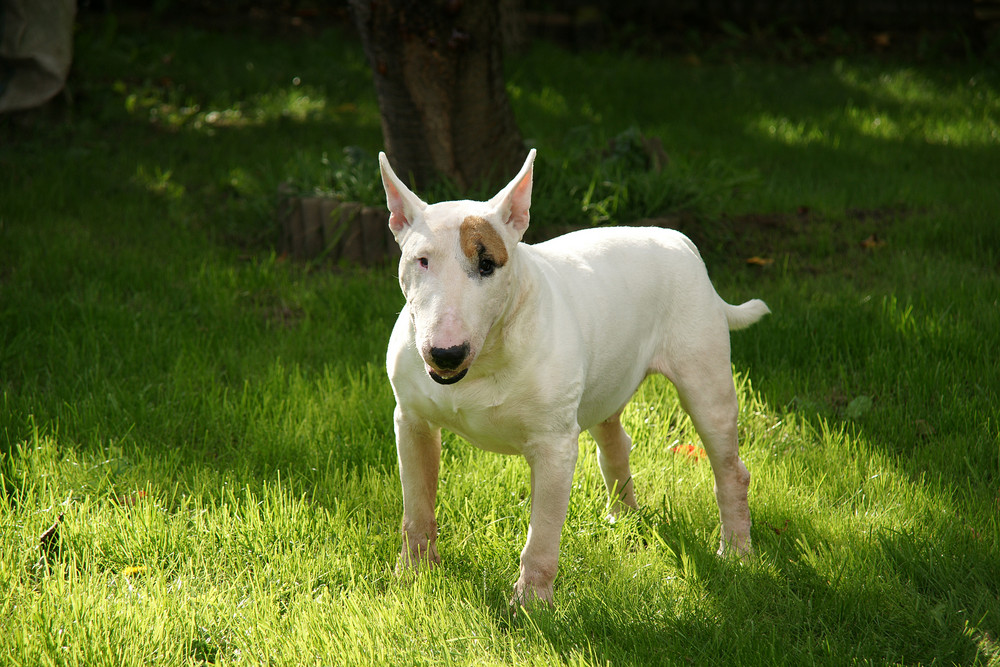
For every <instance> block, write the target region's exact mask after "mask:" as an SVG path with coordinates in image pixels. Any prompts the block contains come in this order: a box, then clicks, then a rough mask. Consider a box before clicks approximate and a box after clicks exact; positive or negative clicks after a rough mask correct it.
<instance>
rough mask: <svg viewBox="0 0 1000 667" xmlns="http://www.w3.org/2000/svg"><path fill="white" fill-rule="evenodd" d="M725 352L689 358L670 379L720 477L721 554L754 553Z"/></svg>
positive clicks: (736, 407)
mask: <svg viewBox="0 0 1000 667" xmlns="http://www.w3.org/2000/svg"><path fill="white" fill-rule="evenodd" d="M726 343H727V344H726V345H725V349H721V348H720V349H713V350H706V349H704V348H702V349H701V350H700V351H699V353H698V354H694V355H691V356H688V357H686V361H684V362H682V363H681V364H678V365H675V367H674V368H673V369H672V372H671V373H670V374H669V377H670V379H671V380H672V381H673V383H674V385H675V386H676V387H677V391H678V394H679V395H680V398H681V405H682V406H683V407H684V410H685V411H687V413H688V414H689V415H690V416H691V421H692V422H694V427H695V429H696V430H697V431H698V435H699V436H701V441H702V444H703V445H704V446H705V451H707V452H708V459H709V461H710V462H711V464H712V472H713V474H714V475H715V499H716V501H717V502H718V504H719V518H720V520H721V522H722V539H721V541H720V545H719V554H720V555H721V554H723V553H729V552H732V553H735V554H736V555H738V556H743V555H745V554H747V553H749V552H750V551H751V550H752V548H751V545H750V507H749V504H748V502H747V491H748V489H749V486H750V473H749V472H748V471H747V469H746V466H745V465H743V461H741V460H740V457H739V440H738V435H737V424H736V419H737V416H738V414H739V405H738V403H737V399H736V388H735V386H734V385H733V375H732V367H731V365H730V361H729V346H728V337H727V341H726Z"/></svg>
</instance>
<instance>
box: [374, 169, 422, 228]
mask: <svg viewBox="0 0 1000 667" xmlns="http://www.w3.org/2000/svg"><path fill="white" fill-rule="evenodd" d="M378 164H379V169H380V171H381V172H382V186H383V187H384V188H385V202H386V204H387V206H388V207H389V229H391V230H392V234H393V236H395V237H396V241H400V239H401V237H400V234H401V233H402V232H403V230H404V229H406V228H407V227H409V226H410V225H411V224H412V223H413V221H414V219H415V218H416V216H417V214H419V213H420V212H421V211H423V210H424V209H425V208H427V204H426V203H425V202H424V201H423V200H421V199H420V197H418V196H417V195H415V194H413V193H412V192H410V190H409V188H407V187H406V186H405V185H403V182H402V181H401V180H399V177H398V176H396V173H395V172H394V171H393V170H392V167H391V166H390V165H389V158H387V157H386V156H385V153H379V154H378Z"/></svg>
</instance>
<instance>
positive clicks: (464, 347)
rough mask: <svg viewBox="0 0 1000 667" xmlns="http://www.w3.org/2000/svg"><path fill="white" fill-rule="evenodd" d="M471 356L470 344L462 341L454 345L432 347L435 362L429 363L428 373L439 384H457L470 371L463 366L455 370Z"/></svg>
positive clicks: (431, 353) (432, 358)
mask: <svg viewBox="0 0 1000 667" xmlns="http://www.w3.org/2000/svg"><path fill="white" fill-rule="evenodd" d="M468 356H469V344H468V343H462V344H461V345H454V346H452V347H432V348H431V349H430V358H431V361H432V362H434V363H433V366H432V365H431V364H428V365H427V374H428V375H430V376H431V379H432V380H434V381H435V382H437V383H438V384H455V383H456V382H458V381H459V380H461V379H462V378H464V377H465V374H466V373H467V372H469V369H468V368H463V369H462V370H460V371H458V372H454V371H455V369H457V368H458V367H459V366H461V365H462V363H464V362H465V360H466V358H468Z"/></svg>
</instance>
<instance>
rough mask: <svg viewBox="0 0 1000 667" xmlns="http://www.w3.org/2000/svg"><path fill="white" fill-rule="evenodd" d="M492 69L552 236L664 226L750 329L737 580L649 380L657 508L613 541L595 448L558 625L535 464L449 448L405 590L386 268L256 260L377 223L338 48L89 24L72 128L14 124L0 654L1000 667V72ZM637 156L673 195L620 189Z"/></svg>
mask: <svg viewBox="0 0 1000 667" xmlns="http://www.w3.org/2000/svg"><path fill="white" fill-rule="evenodd" d="M507 74H508V88H509V92H510V95H511V99H512V102H513V105H514V109H515V113H516V116H517V118H518V121H519V124H520V126H521V129H522V132H523V134H524V136H525V137H526V139H527V141H528V143H529V145H532V146H535V147H537V148H538V149H539V161H538V163H537V164H536V172H535V179H536V194H535V206H534V209H533V211H534V215H533V216H532V225H534V232H535V233H538V234H539V235H540V236H541V235H544V234H545V229H546V227H547V226H548V227H551V228H552V229H558V228H560V227H561V226H563V225H581V224H582V225H586V224H595V223H604V222H612V223H614V222H632V221H633V220H634V219H636V218H654V219H657V220H658V221H660V222H666V223H669V224H674V225H676V226H677V227H679V228H680V229H682V230H683V231H685V232H686V233H688V234H690V235H691V236H692V237H693V238H694V239H696V241H697V242H698V243H699V245H700V247H701V248H702V251H703V254H704V256H705V258H706V262H707V264H708V266H709V271H710V273H711V275H712V276H713V280H714V281H715V284H716V286H717V288H718V290H719V292H720V293H721V294H722V295H723V296H724V297H725V298H726V299H727V300H729V301H731V302H739V301H742V300H745V299H747V298H750V297H760V298H763V299H764V300H765V301H767V302H768V304H769V305H770V307H771V309H772V311H773V315H772V316H770V317H768V318H766V319H765V320H764V321H762V322H761V323H760V324H758V325H756V326H755V327H753V328H752V329H749V330H747V331H745V332H739V333H736V334H734V335H733V348H734V353H733V364H734V370H735V374H736V382H737V387H738V391H739V396H740V401H741V413H740V429H741V430H740V432H741V439H742V452H741V453H742V456H743V458H744V460H745V461H746V463H747V466H748V468H749V469H750V472H751V474H752V476H753V480H752V483H751V496H750V507H751V511H752V513H753V520H754V527H753V538H754V542H755V545H756V550H757V553H756V555H755V557H754V558H753V559H751V560H750V561H749V562H747V563H742V564H741V563H735V562H731V561H727V560H721V559H718V558H717V557H716V556H715V555H714V548H713V545H715V544H717V543H718V515H717V510H716V508H715V505H714V499H713V497H712V492H711V488H712V482H711V472H710V469H709V467H708V464H707V461H705V460H703V459H701V458H699V457H698V455H697V454H698V449H697V448H698V446H699V442H698V438H697V435H696V434H695V433H694V431H693V429H692V427H691V424H690V422H689V421H688V419H687V418H686V417H685V415H684V413H683V412H682V411H681V409H680V406H679V403H678V399H677V396H676V394H675V392H674V391H673V389H672V387H670V386H669V384H667V383H666V382H660V381H650V382H648V383H647V384H646V385H644V387H643V388H642V389H641V390H640V392H639V393H638V394H637V396H636V398H635V400H634V401H633V403H632V404H631V405H630V406H629V408H628V409H627V411H626V414H625V417H624V421H625V423H626V427H627V429H628V430H629V431H630V432H631V433H632V436H633V440H634V442H635V449H634V452H633V461H634V463H633V471H634V473H635V484H636V488H637V494H638V497H639V501H640V503H641V504H643V506H644V508H643V510H642V511H641V512H639V513H637V514H635V515H632V516H629V517H627V518H625V519H624V520H621V521H619V522H618V523H616V524H614V525H610V524H608V523H607V522H606V521H604V519H603V516H604V509H605V496H604V490H603V482H602V481H601V478H600V474H599V472H598V470H597V462H596V454H595V452H594V445H593V442H592V441H591V440H590V439H589V437H588V436H584V437H583V438H582V439H581V457H580V462H579V464H578V470H577V474H576V478H575V488H574V493H573V496H572V500H571V504H570V509H569V518H568V520H567V523H566V527H565V529H564V532H563V541H562V557H561V563H560V564H561V569H560V574H559V577H558V579H557V581H556V599H557V603H558V606H557V608H556V609H555V610H552V611H549V610H534V611H531V612H527V613H526V612H521V613H517V614H513V613H511V610H510V609H509V608H508V605H507V600H508V598H509V594H510V588H511V585H512V584H513V582H514V580H515V579H516V578H517V567H518V562H517V557H518V553H519V550H520V548H521V546H522V545H523V542H524V539H525V535H526V530H527V521H528V511H529V498H528V487H529V480H528V470H527V466H526V464H525V463H524V462H523V461H521V460H518V459H514V458H507V457H501V456H497V455H493V454H488V453H484V452H480V451H478V450H476V449H475V448H473V447H471V446H470V445H468V444H467V443H465V442H463V441H461V440H460V439H458V438H455V437H448V438H447V440H446V443H445V447H444V450H445V451H444V458H443V464H442V482H441V491H440V493H439V507H438V513H439V516H438V518H439V522H440V528H441V538H440V541H439V548H440V551H441V556H442V561H443V566H442V567H441V568H439V569H437V570H435V571H433V572H428V573H422V574H420V575H419V576H417V577H414V578H403V579H400V578H397V577H396V576H395V575H394V573H393V570H394V566H395V560H396V554H397V553H398V550H399V536H398V526H399V519H400V515H401V506H402V504H401V493H400V489H399V480H398V473H397V471H396V464H395V448H394V443H393V436H392V423H391V413H392V408H393V400H392V393H391V391H390V388H389V385H388V381H387V379H386V377H385V373H384V370H383V355H384V349H385V344H386V342H387V339H388V334H389V330H390V328H391V325H392V322H393V320H394V318H395V315H396V313H397V312H398V310H399V308H400V306H401V304H402V298H401V296H400V294H399V290H398V286H397V283H396V279H395V269H394V267H391V266H386V267H382V268H378V269H357V268H351V267H346V266H330V265H328V264H324V263H322V262H319V261H317V262H297V261H292V260H290V259H288V258H287V257H286V256H285V255H284V254H283V253H282V251H281V248H280V247H278V245H277V244H278V239H279V233H278V225H277V222H276V215H275V212H276V209H277V204H278V199H277V192H278V188H279V185H281V184H282V183H291V184H292V185H293V186H294V187H298V188H300V189H302V190H310V189H314V188H316V189H320V190H334V191H338V188H342V187H345V186H344V184H345V183H347V184H348V185H350V186H351V187H353V188H354V189H353V190H352V192H360V193H362V195H363V196H367V197H372V196H374V197H376V198H377V197H378V196H379V195H378V190H377V187H375V186H373V183H376V181H375V180H374V179H375V178H376V176H375V174H374V173H367V175H366V173H365V169H364V168H363V167H364V165H370V161H369V160H368V159H367V158H366V159H364V160H361V161H360V162H358V163H355V166H354V167H352V168H345V167H344V166H343V165H344V155H345V153H344V149H345V148H348V147H354V148H352V149H351V151H352V152H351V154H352V155H356V154H359V149H360V154H365V155H367V156H369V157H370V156H371V155H373V154H375V153H376V152H377V151H378V150H379V149H380V141H381V132H380V126H379V118H378V109H377V105H376V102H375V99H374V93H373V87H372V84H371V80H370V73H369V72H368V70H367V66H366V64H365V61H364V57H363V55H362V52H361V49H360V46H359V44H358V42H357V40H356V39H355V38H354V37H353V36H352V35H351V34H350V33H349V31H344V30H340V29H324V30H320V31H292V32H289V33H284V34H275V33H274V32H265V31H263V30H260V29H258V28H257V27H254V26H251V27H249V28H247V27H243V28H240V29H226V30H220V29H209V28H193V27H181V26H171V25H167V26H160V27H155V26H153V25H152V24H151V22H139V21H129V20H127V19H124V18H123V19H120V20H119V19H116V18H114V17H113V16H111V17H105V18H100V19H95V18H93V17H91V18H87V19H86V20H84V21H83V23H82V24H81V26H80V28H79V30H78V32H77V41H76V60H75V64H74V71H73V74H72V79H71V84H70V92H71V97H70V99H69V101H68V102H67V101H65V100H64V101H63V102H62V103H60V104H59V105H57V107H56V108H55V109H50V110H47V111H45V112H42V113H41V114H36V115H33V116H30V117H27V118H24V117H19V118H16V119H2V120H0V139H2V143H0V478H2V485H0V627H2V628H3V630H4V632H3V633H2V634H0V663H2V664H4V665H8V664H9V665H39V664H42V665H120V664H145V663H158V664H168V665H175V664H176V665H185V664H217V665H223V664H329V665H339V664H351V665H354V664H358V665H376V664H378V665H384V664H400V665H410V664H470V665H471V664H475V665H484V664H532V665H534V664H570V665H604V664H613V665H619V664H637V665H638V664H643V665H645V664H680V665H686V664H698V665H700V664H716V663H728V664H768V665H772V664H814V663H820V664H837V665H840V664H848V663H854V662H856V663H867V664H887V663H905V664H916V663H922V664H928V663H935V662H936V663H941V664H982V665H987V664H989V665H997V664H1000V419H998V406H1000V354H998V349H1000V187H998V186H997V177H998V174H1000V72H998V70H997V69H996V67H995V65H993V64H990V63H989V61H986V60H977V59H974V58H971V59H954V58H944V57H942V58H929V59H926V60H920V59H917V58H916V57H911V58H901V57H890V56H879V55H874V54H867V55H866V54H856V55H851V56H844V57H839V58H835V57H832V56H831V57H827V56H823V57H815V58H809V59H804V60H801V61H798V62H789V61H786V60H784V59H780V58H778V59H769V58H767V57H766V56H759V55H758V56H755V57H752V58H735V59H734V58H729V57H726V56H724V55H722V56H718V57H714V58H700V59H699V58H693V57H685V56H684V55H683V54H681V55H677V56H672V55H668V56H650V55H636V54H632V53H627V52H617V51H609V52H594V53H583V54H579V53H571V52H567V51H565V50H563V49H561V48H559V47H557V46H553V45H550V44H546V43H536V44H534V45H533V46H532V47H531V48H530V49H529V50H527V51H526V52H525V53H522V54H518V55H515V56H512V57H511V58H510V59H509V61H508V63H507ZM640 132H641V134H642V135H643V136H646V137H652V136H655V137H659V138H660V139H661V141H662V143H663V146H664V147H665V149H666V151H667V153H668V154H669V156H670V162H669V164H668V165H667V166H666V167H665V168H664V170H663V171H662V172H659V173H638V174H635V173H633V172H631V171H628V170H624V169H623V168H621V167H620V165H619V166H616V165H615V164H614V163H613V162H610V161H608V160H605V159H604V158H603V157H602V156H603V155H604V154H605V153H606V148H607V142H608V140H609V139H612V138H615V137H618V138H621V137H632V136H635V135H636V133H640ZM357 165H361V167H358V166H357ZM345 170H346V171H345ZM345 174H346V175H345ZM748 260H752V261H748ZM692 453H693V455H690V454H692ZM53 526H55V529H54V530H53V531H48V530H47V529H49V528H50V527H53Z"/></svg>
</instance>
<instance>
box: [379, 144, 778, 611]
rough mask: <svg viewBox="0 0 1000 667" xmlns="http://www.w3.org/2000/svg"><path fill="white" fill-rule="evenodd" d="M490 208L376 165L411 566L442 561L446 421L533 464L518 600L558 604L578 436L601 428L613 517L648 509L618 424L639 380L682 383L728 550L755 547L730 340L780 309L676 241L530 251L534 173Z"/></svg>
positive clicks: (642, 238)
mask: <svg viewBox="0 0 1000 667" xmlns="http://www.w3.org/2000/svg"><path fill="white" fill-rule="evenodd" d="M534 159H535V151H534V150H532V151H531V152H530V153H529V154H528V159H527V160H526V161H525V163H524V166H523V167H522V168H521V172H520V173H519V174H518V175H517V176H516V177H515V178H514V180H513V181H511V182H510V183H509V184H508V185H507V186H506V187H505V188H504V189H503V190H501V191H500V193H499V194H497V195H496V196H495V197H493V198H492V199H490V200H489V201H487V202H476V201H448V202H442V203H439V204H433V205H428V204H426V203H425V202H423V201H421V200H420V199H419V198H418V197H417V196H416V195H414V194H413V193H412V192H410V190H408V189H407V188H406V186H405V185H403V183H402V182H401V181H400V180H399V178H398V177H397V176H396V175H395V173H393V171H392V168H391V167H390V166H389V162H388V160H387V159H386V156H385V154H384V153H381V154H379V162H380V164H381V170H382V183H383V185H384V186H385V192H386V199H387V200H388V205H389V212H390V216H389V227H390V228H391V230H392V232H393V234H394V235H395V238H396V241H397V242H398V243H399V246H400V248H401V249H402V253H403V254H402V258H401V259H400V262H399V283H400V285H401V286H402V289H403V294H404V295H405V296H406V306H405V307H404V308H403V310H402V312H401V313H400V314H399V319H398V320H396V325H395V327H394V328H393V331H392V337H391V339H390V340H389V350H388V355H387V360H386V365H387V368H388V371H389V378H390V381H391V382H392V389H393V392H394V393H395V395H396V410H395V430H396V448H397V452H398V455H399V471H400V477H401V481H402V485H403V526H402V533H403V549H402V554H401V559H400V565H401V566H402V567H413V568H416V567H417V566H418V565H419V564H420V563H429V564H435V563H438V562H439V560H440V559H439V556H438V552H437V546H436V544H435V542H436V540H437V522H436V520H435V518H434V503H435V498H436V495H437V485H438V470H439V462H440V454H441V427H444V428H447V429H449V430H450V431H453V432H454V433H457V434H459V435H461V436H462V437H464V438H465V439H467V440H468V441H469V442H471V443H473V444H475V445H476V446H478V447H481V448H483V449H487V450H490V451H494V452H499V453H502V454H520V455H522V456H524V458H525V459H527V461H528V464H529V465H530V467H531V519H530V522H529V524H528V540H527V543H526V544H525V546H524V549H523V550H522V551H521V576H520V577H519V578H518V580H517V582H516V583H515V584H514V597H513V600H512V602H514V603H521V604H530V603H531V602H532V601H533V600H535V599H536V598H537V599H539V600H542V601H543V602H546V603H549V604H552V602H553V598H552V584H553V581H554V580H555V577H556V570H557V563H558V559H559V538H560V533H561V532H562V527H563V523H564V521H565V519H566V511H567V507H568V504H569V495H570V488H571V486H572V482H573V470H574V467H575V464H576V459H577V453H578V449H579V444H578V439H579V435H580V433H581V432H582V431H584V430H589V431H590V433H591V434H592V435H593V437H594V439H595V440H596V441H597V444H598V447H599V458H598V460H599V462H600V467H601V473H602V475H603V476H604V482H605V484H606V485H607V489H608V493H609V496H610V512H611V516H614V515H615V514H617V513H618V512H620V511H622V510H627V509H630V508H635V507H637V505H636V501H635V495H634V492H633V488H632V487H633V485H632V475H631V473H630V472H629V461H628V459H629V450H630V448H631V440H630V439H629V436H628V435H627V434H626V433H625V431H624V430H623V429H622V425H621V422H620V420H619V419H620V416H621V413H622V410H623V408H624V407H625V405H626V404H627V403H628V401H629V399H630V398H631V397H632V394H633V393H635V391H636V389H637V388H638V387H639V384H640V383H641V382H642V380H643V378H645V377H646V376H647V375H649V374H651V373H661V374H663V375H665V376H666V377H668V378H669V379H670V380H671V382H673V383H674V385H676V387H677V390H678V393H679V395H680V398H681V402H682V405H683V406H684V409H685V410H686V411H687V412H688V414H689V415H690V416H691V419H692V421H693V422H694V425H695V428H696V429H697V430H698V433H699V435H700V436H701V439H702V442H703V443H704V446H705V449H706V450H707V452H708V456H709V460H710V461H711V464H712V470H713V472H714V475H715V495H716V500H717V502H718V505H719V514H720V518H721V521H722V540H721V545H720V547H719V553H720V554H721V553H723V552H725V551H732V552H735V553H736V554H739V555H743V554H746V553H748V552H749V551H750V510H749V507H748V505H747V488H748V486H749V483H750V474H749V473H748V472H747V469H746V467H745V466H744V465H743V462H742V461H741V460H740V458H739V455H738V444H737V434H736V417H737V411H738V406H737V401H736V391H735V388H734V386H733V378H732V368H731V366H730V357H729V330H730V329H739V328H742V327H746V326H749V325H751V324H753V323H754V322H756V321H757V320H758V319H760V318H761V317H762V316H763V315H765V314H767V313H768V312H769V311H768V308H767V306H766V305H765V304H764V302H762V301H760V300H757V299H754V300H752V301H748V302H746V303H744V304H743V305H741V306H731V305H729V304H727V303H726V302H724V301H723V300H722V299H721V298H720V297H719V295H718V294H716V292H715V289H714V288H713V287H712V284H711V282H710V281H709V278H708V274H707V272H706V270H705V265H704V263H703V262H702V260H701V257H700V255H699V254H698V250H697V249H696V248H695V246H694V245H693V244H692V243H691V241H689V240H688V239H687V238H686V237H685V236H683V235H682V234H680V233H679V232H676V231H672V230H666V229H657V228H601V229H589V230H586V231H579V232H574V233H571V234H567V235H565V236H562V237H559V238H557V239H554V240H551V241H547V242H545V243H540V244H538V245H528V244H525V243H521V242H520V241H521V237H522V236H523V234H524V231H525V229H526V228H527V227H528V208H529V206H530V204H531V179H532V165H533V163H534Z"/></svg>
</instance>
